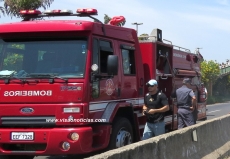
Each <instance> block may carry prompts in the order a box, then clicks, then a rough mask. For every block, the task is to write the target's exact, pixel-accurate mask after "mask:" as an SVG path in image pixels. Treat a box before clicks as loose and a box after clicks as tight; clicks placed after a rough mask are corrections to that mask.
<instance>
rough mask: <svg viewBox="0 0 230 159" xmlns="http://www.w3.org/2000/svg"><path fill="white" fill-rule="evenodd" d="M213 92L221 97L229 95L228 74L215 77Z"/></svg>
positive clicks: (229, 80)
mask: <svg viewBox="0 0 230 159" xmlns="http://www.w3.org/2000/svg"><path fill="white" fill-rule="evenodd" d="M213 94H214V95H216V96H221V97H229V94H230V75H225V76H222V77H220V78H218V79H217V81H216V83H215V84H214V85H213Z"/></svg>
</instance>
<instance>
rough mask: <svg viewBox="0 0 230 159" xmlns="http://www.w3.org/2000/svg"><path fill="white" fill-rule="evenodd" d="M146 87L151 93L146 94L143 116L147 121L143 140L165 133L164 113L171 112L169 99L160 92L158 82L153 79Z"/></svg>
mask: <svg viewBox="0 0 230 159" xmlns="http://www.w3.org/2000/svg"><path fill="white" fill-rule="evenodd" d="M146 85H147V86H148V90H149V93H147V94H146V96H145V98H144V105H143V114H144V115H146V119H147V122H146V124H145V129H144V133H143V138H142V139H143V140H145V139H148V138H151V137H154V136H157V135H161V134H164V133H165V122H164V112H166V111H168V110H169V105H168V100H167V97H166V95H165V94H164V93H161V92H159V91H158V89H157V81H156V80H154V79H152V80H150V81H149V82H148V83H146Z"/></svg>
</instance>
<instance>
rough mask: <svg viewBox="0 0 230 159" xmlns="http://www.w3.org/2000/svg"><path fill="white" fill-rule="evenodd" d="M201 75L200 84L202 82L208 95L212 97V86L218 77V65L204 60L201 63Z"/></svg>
mask: <svg viewBox="0 0 230 159" xmlns="http://www.w3.org/2000/svg"><path fill="white" fill-rule="evenodd" d="M201 74H202V82H204V84H205V86H206V87H207V89H208V92H209V94H210V95H211V96H212V86H213V84H214V83H215V82H216V80H217V78H218V77H219V75H220V68H219V64H218V63H216V62H215V61H213V60H211V61H206V60H204V61H203V62H201Z"/></svg>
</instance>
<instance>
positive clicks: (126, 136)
mask: <svg viewBox="0 0 230 159" xmlns="http://www.w3.org/2000/svg"><path fill="white" fill-rule="evenodd" d="M131 143H132V137H131V134H130V133H129V132H128V131H126V130H120V131H119V132H118V134H117V139H116V147H122V146H125V145H129V144H131Z"/></svg>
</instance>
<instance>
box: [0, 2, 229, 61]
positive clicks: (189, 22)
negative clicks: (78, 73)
mask: <svg viewBox="0 0 230 159" xmlns="http://www.w3.org/2000/svg"><path fill="white" fill-rule="evenodd" d="M0 5H1V6H2V5H3V3H2V2H1V3H0ZM77 8H95V9H97V10H98V16H97V18H98V19H99V20H101V21H104V20H103V18H104V14H107V15H109V16H110V17H113V16H119V15H122V16H124V17H125V18H126V24H125V27H129V28H133V29H136V26H134V25H132V24H131V23H134V22H138V23H143V25H140V26H139V27H138V33H139V35H140V34H143V33H147V34H150V33H151V31H152V30H153V29H155V28H159V29H161V30H162V35H163V39H167V40H170V41H172V43H173V44H174V45H177V46H181V47H184V48H187V49H190V50H191V52H194V50H195V49H196V48H197V47H199V48H202V49H201V50H200V52H201V54H202V55H203V56H204V59H206V60H217V62H219V63H222V62H225V61H226V59H230V53H229V52H230V49H229V48H228V47H229V46H230V0H203V1H201V0H172V1H169V0H116V1H109V0H55V2H53V3H52V4H51V7H50V8H49V9H70V10H73V11H74V12H75V11H76V9H77ZM40 10H41V11H43V9H40ZM59 18H60V17H59ZM74 18H77V17H69V18H65V19H74ZM14 21H20V19H16V18H13V19H11V18H10V17H7V16H5V17H4V16H2V15H1V18H0V23H5V22H14Z"/></svg>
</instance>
